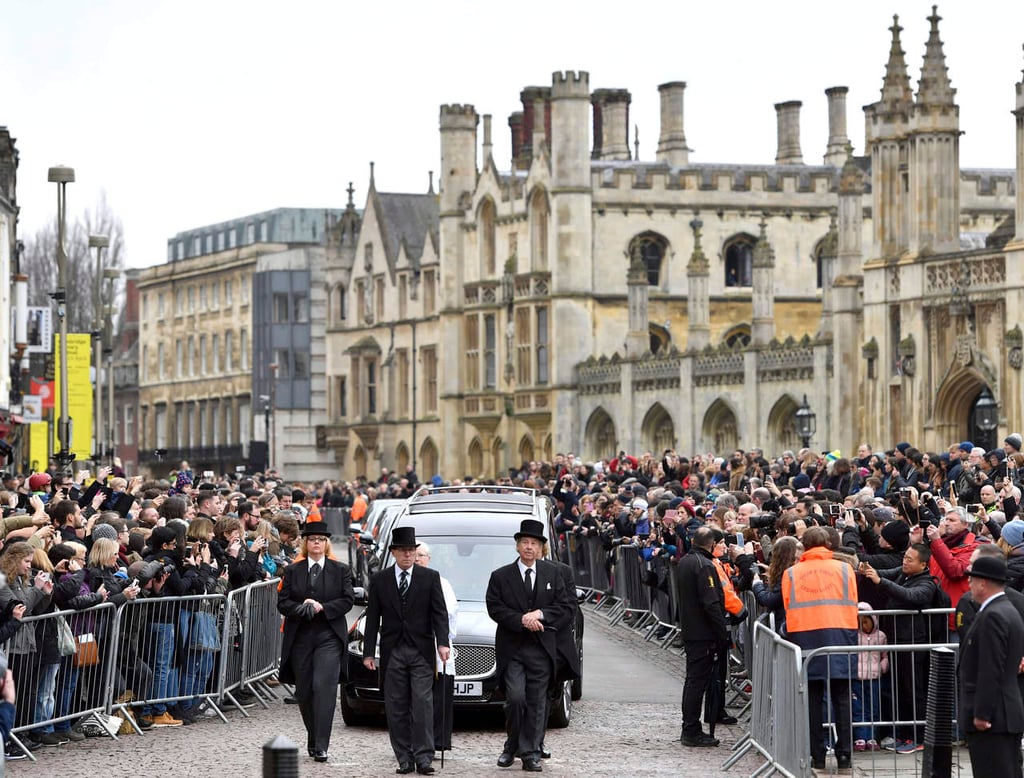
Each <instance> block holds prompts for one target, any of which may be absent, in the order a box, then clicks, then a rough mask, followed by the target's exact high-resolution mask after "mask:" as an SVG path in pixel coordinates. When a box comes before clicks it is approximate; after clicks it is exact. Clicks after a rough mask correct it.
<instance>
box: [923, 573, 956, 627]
mask: <svg viewBox="0 0 1024 778" xmlns="http://www.w3.org/2000/svg"><path fill="white" fill-rule="evenodd" d="M932 582H933V583H934V584H935V592H934V593H933V594H932V602H931V605H929V606H928V607H929V608H952V607H953V601H952V600H951V599H950V598H949V595H948V594H946V590H945V589H943V588H942V584H941V583H940V582H939V579H938V578H936V577H935V576H934V575H933V576H932ZM949 631H950V629H949V614H948V613H932V614H929V616H928V642H929V643H948V642H949Z"/></svg>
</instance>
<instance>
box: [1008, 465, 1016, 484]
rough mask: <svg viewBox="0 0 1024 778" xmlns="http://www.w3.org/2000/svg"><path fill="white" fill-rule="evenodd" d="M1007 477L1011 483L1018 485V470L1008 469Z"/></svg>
mask: <svg viewBox="0 0 1024 778" xmlns="http://www.w3.org/2000/svg"><path fill="white" fill-rule="evenodd" d="M1006 477H1007V478H1009V479H1010V483H1016V481H1017V468H1015V467H1008V468H1006Z"/></svg>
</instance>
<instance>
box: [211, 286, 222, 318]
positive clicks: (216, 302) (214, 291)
mask: <svg viewBox="0 0 1024 778" xmlns="http://www.w3.org/2000/svg"><path fill="white" fill-rule="evenodd" d="M218 308H220V282H218V281H214V282H213V286H211V287H210V310H211V311H216V310H217V309H218Z"/></svg>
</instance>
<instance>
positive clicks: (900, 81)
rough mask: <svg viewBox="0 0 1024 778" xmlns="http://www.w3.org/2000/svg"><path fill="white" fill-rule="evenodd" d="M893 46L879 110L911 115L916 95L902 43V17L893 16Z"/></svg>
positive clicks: (886, 68)
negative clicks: (912, 87) (911, 86)
mask: <svg viewBox="0 0 1024 778" xmlns="http://www.w3.org/2000/svg"><path fill="white" fill-rule="evenodd" d="M889 29H890V30H891V31H892V45H891V46H890V47H889V61H888V62H887V63H886V65H885V79H884V80H883V81H882V96H881V98H880V99H879V101H878V102H879V108H880V109H881V111H882V112H884V113H909V109H910V105H911V104H912V103H913V100H914V94H913V92H912V91H911V89H910V76H909V75H908V73H907V60H906V57H905V54H906V52H904V51H903V46H902V44H901V43H900V32H901V31H902V30H903V28H902V27H900V17H899V15H897V14H893V17H892V27H890V28H889Z"/></svg>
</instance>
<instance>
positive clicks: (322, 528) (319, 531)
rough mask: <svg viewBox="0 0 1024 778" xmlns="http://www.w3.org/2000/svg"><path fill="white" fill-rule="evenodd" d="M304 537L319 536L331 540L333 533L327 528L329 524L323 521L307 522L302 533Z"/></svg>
mask: <svg viewBox="0 0 1024 778" xmlns="http://www.w3.org/2000/svg"><path fill="white" fill-rule="evenodd" d="M300 534H301V535H302V537H304V538H308V537H309V536H310V535H319V536H320V537H324V538H329V537H330V536H331V531H330V530H329V529H328V528H327V524H326V523H324V522H322V521H307V522H306V523H305V524H304V525H303V527H302V532H301V533H300Z"/></svg>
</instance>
